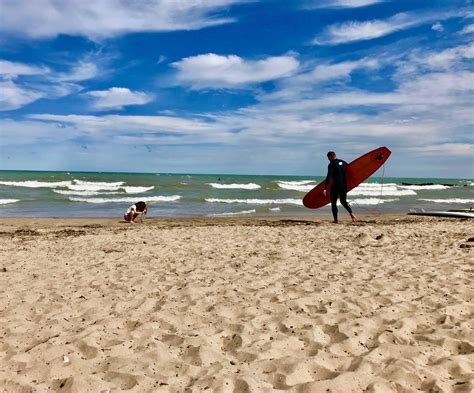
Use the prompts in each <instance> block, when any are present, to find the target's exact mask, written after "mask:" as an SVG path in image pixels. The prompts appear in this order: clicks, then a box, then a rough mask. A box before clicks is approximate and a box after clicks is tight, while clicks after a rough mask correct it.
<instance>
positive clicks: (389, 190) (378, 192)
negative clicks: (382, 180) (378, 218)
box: [348, 184, 416, 196]
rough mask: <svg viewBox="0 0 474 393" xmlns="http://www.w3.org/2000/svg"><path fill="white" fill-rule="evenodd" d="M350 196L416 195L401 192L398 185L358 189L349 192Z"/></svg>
mask: <svg viewBox="0 0 474 393" xmlns="http://www.w3.org/2000/svg"><path fill="white" fill-rule="evenodd" d="M348 194H349V195H351V196H353V195H360V196H405V195H416V192H415V191H413V190H399V189H398V188H397V186H396V185H393V186H392V185H384V186H383V187H382V185H380V184H379V185H378V186H377V187H367V186H365V187H360V186H358V187H356V188H354V189H353V190H351V191H349V192H348Z"/></svg>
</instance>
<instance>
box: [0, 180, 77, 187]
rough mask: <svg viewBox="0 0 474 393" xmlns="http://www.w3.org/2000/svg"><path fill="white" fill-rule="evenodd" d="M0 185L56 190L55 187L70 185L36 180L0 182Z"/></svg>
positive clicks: (62, 182) (65, 182)
mask: <svg viewBox="0 0 474 393" xmlns="http://www.w3.org/2000/svg"><path fill="white" fill-rule="evenodd" d="M0 185H3V186H12V187H28V188H57V187H68V186H69V185H71V182H70V181H56V182H46V181H37V180H25V181H0Z"/></svg>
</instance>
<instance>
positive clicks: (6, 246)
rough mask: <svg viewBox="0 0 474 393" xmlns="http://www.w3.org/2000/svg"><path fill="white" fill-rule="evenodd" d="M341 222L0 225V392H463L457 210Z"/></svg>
mask: <svg viewBox="0 0 474 393" xmlns="http://www.w3.org/2000/svg"><path fill="white" fill-rule="evenodd" d="M342 219H343V220H344V221H343V222H342V223H341V224H339V225H334V224H332V223H331V222H330V221H331V220H330V218H328V217H323V218H308V217H304V218H298V217H272V218H262V217H261V218H245V219H244V218H193V219H191V218H189V219H186V218H183V219H146V220H145V222H144V223H143V224H136V225H130V224H124V223H122V222H120V221H119V220H118V219H63V218H60V219H39V218H38V219H35V218H31V219H28V218H22V219H5V218H4V219H0V291H1V296H0V387H1V389H0V390H1V391H4V392H47V391H59V392H118V391H130V392H200V391H213V392H272V391H288V392H341V393H345V392H362V391H366V392H418V391H425V392H468V391H472V389H473V388H474V386H473V382H472V380H473V364H474V355H473V353H474V340H473V305H472V299H473V298H474V291H473V285H472V280H473V274H472V273H473V271H474V267H473V246H474V242H473V241H469V238H471V237H473V236H474V222H473V221H472V220H460V219H442V218H429V217H409V216H403V215H400V216H375V217H370V216H368V217H361V220H360V222H359V223H357V224H355V225H354V224H350V223H349V222H348V218H347V216H344V217H343V218H342ZM2 389H3V390H2Z"/></svg>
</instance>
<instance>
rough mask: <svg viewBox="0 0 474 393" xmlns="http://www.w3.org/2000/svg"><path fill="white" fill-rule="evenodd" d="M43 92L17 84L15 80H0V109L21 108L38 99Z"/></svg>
mask: <svg viewBox="0 0 474 393" xmlns="http://www.w3.org/2000/svg"><path fill="white" fill-rule="evenodd" d="M41 97H42V94H41V93H40V92H37V91H32V90H28V89H25V88H22V87H20V86H18V85H16V84H15V83H14V82H13V81H11V80H7V81H0V111H8V110H14V109H18V108H21V107H22V106H25V105H27V104H29V103H31V102H33V101H36V100H37V99H39V98H41Z"/></svg>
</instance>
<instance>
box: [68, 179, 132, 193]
mask: <svg viewBox="0 0 474 393" xmlns="http://www.w3.org/2000/svg"><path fill="white" fill-rule="evenodd" d="M73 182H74V183H71V184H69V185H68V186H67V188H69V189H70V190H73V191H118V189H119V188H120V187H122V186H123V185H124V182H123V181H120V182H111V183H107V182H95V181H84V180H78V179H74V180H73Z"/></svg>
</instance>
